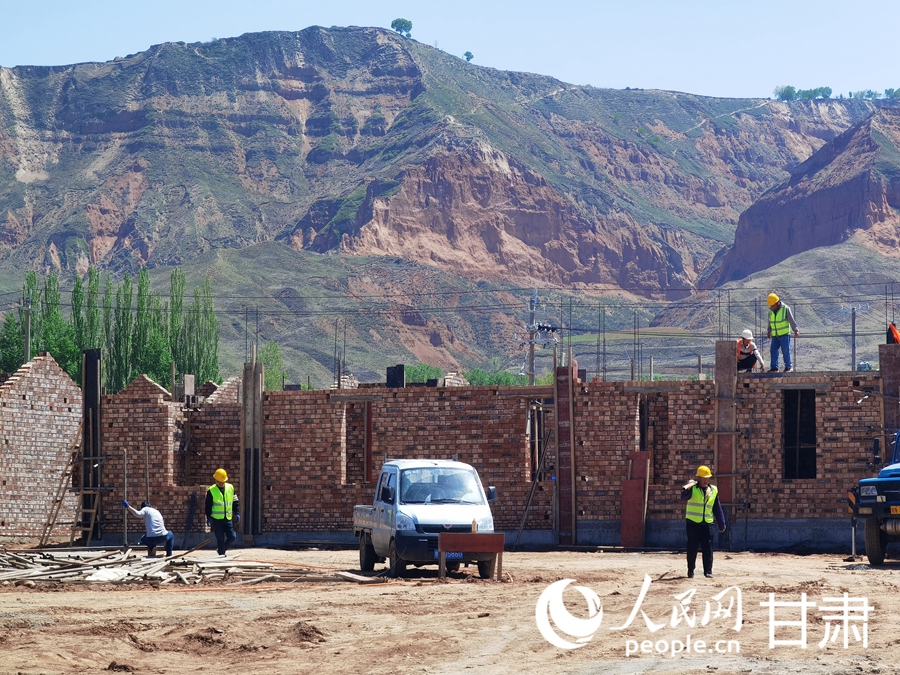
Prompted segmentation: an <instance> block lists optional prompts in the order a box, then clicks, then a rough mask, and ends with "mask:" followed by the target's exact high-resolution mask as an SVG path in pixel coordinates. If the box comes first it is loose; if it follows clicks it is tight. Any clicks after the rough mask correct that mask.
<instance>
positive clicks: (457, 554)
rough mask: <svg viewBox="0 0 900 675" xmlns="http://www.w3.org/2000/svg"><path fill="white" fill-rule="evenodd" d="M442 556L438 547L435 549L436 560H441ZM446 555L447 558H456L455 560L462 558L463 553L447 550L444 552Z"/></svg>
mask: <svg viewBox="0 0 900 675" xmlns="http://www.w3.org/2000/svg"><path fill="white" fill-rule="evenodd" d="M440 557H441V554H440V553H439V552H438V550H437V549H435V551H434V559H435V560H440ZM444 557H445V558H446V559H447V560H454V559H455V560H462V557H463V554H462V551H447V552H446V553H445V554H444Z"/></svg>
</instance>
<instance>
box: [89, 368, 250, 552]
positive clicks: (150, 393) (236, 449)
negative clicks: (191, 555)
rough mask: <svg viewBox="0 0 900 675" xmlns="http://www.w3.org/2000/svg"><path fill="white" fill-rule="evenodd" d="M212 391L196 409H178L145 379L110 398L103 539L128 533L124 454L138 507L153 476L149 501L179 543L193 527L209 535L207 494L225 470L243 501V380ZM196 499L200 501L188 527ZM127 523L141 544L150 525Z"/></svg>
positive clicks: (132, 520)
mask: <svg viewBox="0 0 900 675" xmlns="http://www.w3.org/2000/svg"><path fill="white" fill-rule="evenodd" d="M204 386H206V385H204ZM207 389H208V390H210V391H211V394H210V395H209V397H208V398H207V399H206V401H205V402H204V404H203V405H202V406H201V407H200V408H199V409H197V410H188V409H185V406H183V405H182V403H181V402H172V400H171V398H172V397H171V395H170V394H169V392H168V391H167V390H165V389H163V388H162V387H161V386H160V385H158V384H156V383H155V382H153V381H152V380H151V379H149V378H148V377H147V376H146V375H141V376H139V377H138V378H136V379H135V380H134V381H133V382H132V383H131V384H129V385H128V386H127V387H126V388H125V389H123V390H122V391H120V392H119V393H117V394H114V395H112V396H105V397H104V398H103V409H102V415H103V418H102V424H103V432H104V437H103V454H104V456H107V457H108V460H107V461H106V462H105V463H104V467H103V483H104V485H105V486H107V487H111V488H112V490H111V491H109V492H108V493H107V496H105V497H104V501H103V508H102V518H101V522H102V523H103V524H104V538H107V537H111V538H113V540H115V538H116V537H120V536H121V535H120V534H119V533H121V532H123V527H124V525H123V523H122V518H123V516H124V515H125V510H124V509H123V508H122V506H121V500H122V494H123V489H122V488H123V485H124V477H123V474H122V467H123V464H122V449H123V448H124V449H125V450H126V452H127V460H128V485H127V487H128V497H129V502H131V504H132V505H133V506H134V507H135V508H137V507H139V506H140V503H141V501H143V500H144V499H145V498H146V495H147V487H146V480H147V476H148V475H149V486H150V489H149V496H150V502H151V503H152V504H153V506H154V507H155V508H157V509H159V510H160V512H161V513H162V514H163V517H164V518H165V521H166V527H168V528H169V529H170V530H172V531H173V532H175V533H176V534H178V535H179V536H180V535H181V534H183V532H184V531H185V529H186V528H187V530H188V531H189V532H201V531H203V529H204V528H205V524H206V521H205V517H204V503H205V499H206V490H207V489H208V488H209V486H210V485H212V483H213V478H212V475H213V473H214V472H215V470H216V469H218V468H220V467H223V468H225V470H226V471H227V472H228V480H229V482H231V483H233V484H234V486H235V490H236V491H237V493H238V494H240V489H241V488H240V485H241V481H240V473H241V472H240V466H239V461H240V456H241V452H240V446H241V405H240V402H239V401H238V391H239V389H240V379H239V378H232V379H230V380H227V381H226V382H225V383H223V384H222V385H221V386H219V387H217V388H215V390H213V388H212V387H207ZM186 425H187V426H188V427H189V429H188V431H187V432H186V431H185V428H186ZM145 452H146V455H145ZM145 457H146V459H145ZM192 499H195V500H196V501H195V502H194V511H193V515H192V516H191V519H190V523H188V522H187V521H188V516H189V515H190V505H191V501H192ZM128 518H129V521H128V531H129V533H131V534H132V535H133V538H135V539H136V538H137V537H138V536H139V535H140V534H141V533H142V532H143V522H142V521H140V520H139V519H137V518H134V517H133V516H131V515H129V517H128Z"/></svg>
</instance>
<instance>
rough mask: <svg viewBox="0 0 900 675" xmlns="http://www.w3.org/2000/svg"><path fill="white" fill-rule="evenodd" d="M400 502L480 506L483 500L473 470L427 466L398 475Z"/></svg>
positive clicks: (407, 470)
mask: <svg viewBox="0 0 900 675" xmlns="http://www.w3.org/2000/svg"><path fill="white" fill-rule="evenodd" d="M400 501H401V502H403V503H405V504H433V503H443V504H451V503H452V504H483V503H484V498H483V496H482V492H481V485H480V483H479V482H478V477H477V476H476V474H475V472H474V471H468V470H466V469H452V468H447V467H437V466H430V467H423V468H418V469H406V470H404V471H402V472H401V473H400Z"/></svg>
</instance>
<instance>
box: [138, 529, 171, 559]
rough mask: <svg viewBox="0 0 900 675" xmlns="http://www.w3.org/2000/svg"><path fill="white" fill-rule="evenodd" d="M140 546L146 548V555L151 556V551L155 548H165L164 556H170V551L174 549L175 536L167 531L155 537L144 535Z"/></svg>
mask: <svg viewBox="0 0 900 675" xmlns="http://www.w3.org/2000/svg"><path fill="white" fill-rule="evenodd" d="M140 543H141V545H142V546H146V547H147V555H151V553H152V551H153V549H155V548H156V547H157V546H165V547H166V556H170V555H172V549H173V548H175V535H174V534H172V530H167V531H166V533H165V534H161V535H159V536H157V537H148V536H147V535H146V534H145V535H144V536H143V537H141V542H140Z"/></svg>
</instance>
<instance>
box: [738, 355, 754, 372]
mask: <svg viewBox="0 0 900 675" xmlns="http://www.w3.org/2000/svg"><path fill="white" fill-rule="evenodd" d="M755 365H756V354H750V356H745V357H744V358H742V359H741V360H740V361H738V365H737V369H738V370H739V371H741V370H750V369H752V368H753V367H754V366H755Z"/></svg>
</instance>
